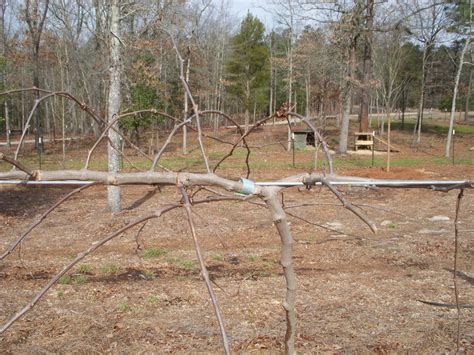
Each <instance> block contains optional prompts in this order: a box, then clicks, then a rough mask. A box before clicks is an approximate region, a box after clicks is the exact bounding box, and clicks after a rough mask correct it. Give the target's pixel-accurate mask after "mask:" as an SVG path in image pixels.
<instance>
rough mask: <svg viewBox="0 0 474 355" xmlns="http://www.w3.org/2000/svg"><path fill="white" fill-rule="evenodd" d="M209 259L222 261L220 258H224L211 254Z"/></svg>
mask: <svg viewBox="0 0 474 355" xmlns="http://www.w3.org/2000/svg"><path fill="white" fill-rule="evenodd" d="M211 259H212V261H222V260H224V258H223V257H222V255H213V256H211Z"/></svg>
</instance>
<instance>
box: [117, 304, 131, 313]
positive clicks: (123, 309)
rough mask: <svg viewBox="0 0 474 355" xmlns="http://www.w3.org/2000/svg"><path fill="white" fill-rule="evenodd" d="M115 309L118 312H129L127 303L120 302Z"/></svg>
mask: <svg viewBox="0 0 474 355" xmlns="http://www.w3.org/2000/svg"><path fill="white" fill-rule="evenodd" d="M117 309H118V310H119V311H120V312H129V311H130V305H129V304H128V303H127V302H121V303H119V304H118V305H117Z"/></svg>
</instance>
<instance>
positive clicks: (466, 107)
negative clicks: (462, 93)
mask: <svg viewBox="0 0 474 355" xmlns="http://www.w3.org/2000/svg"><path fill="white" fill-rule="evenodd" d="M473 77H474V67H472V66H471V71H470V73H469V83H468V85H467V91H466V99H465V101H464V121H467V120H468V119H469V104H470V102H471V91H472V79H473Z"/></svg>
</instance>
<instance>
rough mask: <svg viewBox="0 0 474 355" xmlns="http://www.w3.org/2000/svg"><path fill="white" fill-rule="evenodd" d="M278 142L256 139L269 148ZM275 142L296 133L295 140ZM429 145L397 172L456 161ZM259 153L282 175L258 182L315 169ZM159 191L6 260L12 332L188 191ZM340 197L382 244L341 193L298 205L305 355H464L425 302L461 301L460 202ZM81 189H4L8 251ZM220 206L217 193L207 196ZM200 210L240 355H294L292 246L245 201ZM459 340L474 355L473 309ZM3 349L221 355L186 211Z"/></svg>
mask: <svg viewBox="0 0 474 355" xmlns="http://www.w3.org/2000/svg"><path fill="white" fill-rule="evenodd" d="M267 133H268V132H267ZM264 134H266V133H265V132H261V133H260V137H257V138H256V139H255V142H256V141H258V140H259V139H260V140H263V139H264V137H263V135H264ZM275 134H277V135H278V134H280V135H282V136H284V131H281V132H279V133H278V132H277V133H275ZM406 139H408V138H407V137H406V136H404V135H403V134H400V135H398V136H395V138H394V140H395V142H396V143H399V144H400V145H402V146H403V144H404V142H405V140H406ZM424 144H425V145H423V146H422V148H420V147H418V148H417V149H416V150H415V149H412V148H406V149H404V150H403V152H402V153H394V159H401V158H403V157H407V156H409V157H410V158H412V157H414V156H416V157H431V156H433V155H434V154H438V153H437V152H438V151H441V149H442V142H440V140H439V139H437V137H436V135H433V136H430V138H429V139H426V143H424ZM457 144H459V151H460V153H459V154H464V155H463V157H464V158H466V159H472V154H474V152H472V151H470V150H469V149H470V147H472V146H474V137H472V135H471V136H467V135H466V136H465V137H461V138H459V141H457ZM267 153H268V152H267ZM256 154H257V158H258V159H259V161H264V160H265V161H266V162H267V164H266V165H264V164H262V165H261V166H260V167H259V166H257V168H256V169H255V171H254V173H253V175H251V177H253V178H254V179H255V180H260V179H277V178H282V177H285V176H290V175H293V174H295V173H297V172H301V169H298V168H296V169H293V168H292V167H291V166H288V167H284V166H281V165H278V164H276V162H278V161H280V160H286V161H288V159H289V157H291V155H289V154H287V153H285V154H283V153H281V154H276V153H275V152H274V151H270V153H268V154H269V155H267V156H266V158H264V152H261V153H256ZM310 156H311V154H308V155H307V156H304V155H302V154H300V155H298V156H297V160H298V162H300V163H301V162H302V161H303V160H304V159H308V158H307V157H310ZM344 159H355V158H350V157H349V158H344ZM471 161H472V160H471ZM468 162H469V160H468ZM272 164H273V165H274V167H272ZM242 171H243V168H242V167H240V168H235V167H233V166H228V167H227V168H226V169H224V171H223V175H227V176H231V177H234V178H237V177H238V176H239V174H240V175H241V173H242ZM303 171H304V170H303ZM338 172H339V173H340V174H345V175H357V176H370V177H377V178H410V179H451V178H471V179H473V178H474V166H473V165H472V164H469V163H464V164H459V165H454V166H452V165H450V164H431V163H430V161H429V160H428V163H426V164H418V163H417V164H415V166H408V167H403V166H401V167H395V168H392V169H391V172H390V173H387V172H386V171H384V170H383V169H381V168H356V167H354V166H353V165H348V166H346V165H341V168H340V169H339V170H338ZM152 190H153V188H152V187H139V186H134V187H125V188H124V189H123V206H124V210H123V211H122V212H120V213H117V214H114V215H111V214H110V213H109V212H107V211H106V202H105V201H106V192H105V190H104V188H103V187H92V188H90V189H88V190H85V191H84V192H81V193H80V194H79V195H76V196H75V197H73V198H71V199H70V200H69V201H67V202H66V203H64V204H63V205H61V206H60V207H59V208H58V209H57V210H56V211H55V212H53V213H52V214H51V215H50V216H48V217H47V218H46V219H45V220H44V221H43V223H42V224H41V225H40V227H38V228H37V229H35V231H34V232H33V233H31V235H30V236H29V237H28V238H27V240H26V241H25V242H24V243H23V244H22V247H21V253H19V252H18V251H16V252H14V253H13V254H12V255H10V256H9V257H8V258H7V259H5V260H4V261H2V262H0V285H1V287H0V309H1V311H0V322H4V321H5V320H6V319H8V318H9V317H10V316H11V315H12V314H13V313H15V312H16V311H18V310H19V309H20V308H21V307H22V306H23V305H25V304H26V303H27V302H28V301H29V300H30V299H31V298H32V297H33V296H34V294H35V293H36V292H37V291H38V290H39V289H40V288H41V287H42V286H43V285H45V284H46V282H47V280H48V279H49V278H51V277H52V276H53V275H54V274H55V273H56V272H58V271H59V270H60V269H61V268H62V267H63V266H64V265H65V263H67V262H68V261H69V260H71V259H72V258H74V256H75V255H76V254H77V253H78V252H80V251H82V250H84V249H86V248H87V247H89V246H90V245H91V244H92V243H93V242H94V241H96V240H98V239H100V238H101V237H102V236H105V235H107V234H108V233H110V232H112V231H114V230H117V229H118V228H120V227H122V226H124V225H125V224H126V223H128V222H130V221H132V220H134V219H135V218H137V217H138V216H141V215H144V214H145V213H147V212H151V211H153V210H155V209H156V208H157V207H158V206H163V205H166V204H168V203H170V202H175V201H178V200H179V196H178V193H177V191H176V189H175V188H172V187H167V188H163V189H162V190H161V191H155V193H153V192H151V191H152ZM341 190H342V191H343V192H344V194H345V196H346V198H347V199H349V200H350V201H351V202H352V203H354V204H356V205H358V206H360V208H362V209H363V210H364V211H365V212H366V213H367V215H368V216H370V218H372V219H373V220H374V221H375V222H376V224H377V226H378V228H379V231H378V233H377V234H375V235H373V234H372V233H371V232H370V230H368V228H367V227H366V226H365V225H364V224H363V223H362V222H361V221H360V220H358V219H357V218H356V217H355V216H354V215H352V214H351V213H350V212H349V211H347V210H344V209H343V208H342V207H341V205H340V203H339V202H338V200H337V199H335V198H334V196H333V195H331V194H330V192H328V191H327V190H326V189H320V188H315V189H312V190H310V191H307V190H304V189H301V190H298V189H296V188H293V189H288V190H285V192H284V201H285V206H286V207H287V211H288V212H289V213H291V214H292V215H293V216H290V217H289V218H290V221H291V228H292V233H293V237H294V239H295V244H294V263H295V269H296V273H297V275H298V290H297V305H296V308H297V313H298V330H297V343H296V346H297V349H298V352H300V353H316V352H326V353H348V352H364V353H366V352H374V353H393V352H407V351H410V352H421V353H440V352H453V353H454V352H455V351H456V334H457V312H456V309H450V308H444V307H436V306H431V305H427V304H424V303H421V302H419V300H426V301H434V302H440V303H448V304H452V303H454V288H453V257H454V253H453V251H454V213H455V204H456V197H457V191H451V192H449V193H443V192H434V191H429V190H421V189H410V190H407V189H361V188H344V189H341ZM68 191H70V189H69V188H44V187H43V188H39V187H29V188H12V187H2V188H0V226H1V231H0V251H1V250H4V248H6V247H7V246H8V245H9V244H10V243H11V242H12V241H13V240H14V239H15V237H16V236H17V235H18V234H19V233H20V232H21V231H23V230H25V229H26V228H27V226H28V225H29V224H30V223H32V221H34V220H35V218H37V217H38V216H40V215H41V213H43V212H44V211H45V210H47V209H48V208H49V206H51V205H52V204H53V203H54V202H55V201H56V200H58V199H59V198H60V197H61V196H63V195H64V194H66V193H67V192H68ZM150 195H152V196H151V197H150ZM207 195H209V193H208V192H205V191H203V192H201V193H200V194H198V196H201V197H205V196H207ZM148 197H149V198H148ZM137 201H138V202H137ZM302 204H306V205H304V206H301V205H302ZM293 206H295V207H293ZM193 209H194V212H195V220H196V224H197V233H198V237H199V239H200V241H201V246H202V249H203V251H204V255H205V258H206V262H207V265H208V267H209V271H210V275H211V278H212V279H213V281H214V286H215V289H216V293H217V295H218V298H219V301H220V304H221V308H222V311H223V316H224V320H225V325H226V329H227V332H228V335H229V340H230V343H231V348H232V351H233V352H242V353H252V352H263V353H269V352H271V353H275V352H276V353H278V352H281V351H282V350H283V342H282V340H283V338H284V333H285V314H284V310H283V307H282V302H283V300H284V296H285V283H284V278H283V275H282V270H281V266H280V264H279V252H280V243H279V237H278V234H277V232H276V229H275V227H274V225H273V223H272V221H271V216H270V215H269V212H268V211H267V210H266V209H264V208H262V207H260V206H258V205H252V204H248V203H235V202H219V203H214V204H209V205H197V206H195V207H194V208H193ZM473 213H474V191H471V190H467V191H465V196H464V198H463V200H462V206H461V213H460V221H461V222H460V225H459V228H460V230H461V233H460V234H459V252H458V275H457V276H458V286H459V298H460V303H461V304H473V303H474V263H473V260H474V240H473V238H472V237H473V233H474V232H473V231H474V219H473V218H472V216H473V215H474V214H473ZM294 216H296V217H294ZM435 216H442V217H443V218H433V217H435ZM460 337H461V346H462V348H463V349H464V350H465V351H466V352H471V353H472V352H473V351H474V310H473V308H463V309H462V310H461V319H460ZM0 352H2V353H26V352H28V353H30V352H63V353H70V352H81V353H85V352H94V353H116V352H122V353H139V352H163V353H167V352H169V353H182V352H206V353H220V352H222V347H221V341H220V336H219V331H218V327H217V323H216V321H215V318H214V314H213V311H212V306H211V304H210V302H209V298H208V294H207V291H206V287H205V284H204V282H203V280H202V277H201V276H200V272H199V268H198V264H197V262H196V256H195V252H194V249H193V245H192V240H191V237H190V235H189V230H188V226H187V223H186V220H185V219H184V211H183V210H175V211H172V212H170V213H168V214H166V215H164V216H163V217H161V218H158V219H154V220H151V221H149V222H148V223H147V224H146V225H145V227H144V228H143V229H142V230H141V231H140V232H139V228H138V227H136V228H134V229H132V230H130V231H128V232H126V233H125V234H124V235H123V236H121V237H119V238H117V239H115V240H113V241H111V242H110V243H108V244H107V245H106V246H104V247H103V248H101V249H99V250H98V251H97V252H95V253H94V254H92V255H91V256H89V257H87V258H86V259H85V260H84V261H83V262H82V263H80V264H79V265H78V266H77V267H75V269H74V272H72V273H70V274H69V276H68V277H67V278H63V279H62V280H61V282H60V284H57V285H55V286H54V287H53V288H52V289H51V290H50V291H49V292H48V293H47V295H46V296H45V298H44V299H43V300H41V301H40V302H39V303H38V305H37V306H36V307H35V308H34V309H33V310H32V311H31V312H30V313H28V314H27V315H26V316H25V317H24V318H22V319H21V320H19V321H18V322H17V323H15V324H14V325H13V326H12V327H11V328H10V329H9V330H8V331H7V332H6V333H5V334H3V335H2V336H0Z"/></svg>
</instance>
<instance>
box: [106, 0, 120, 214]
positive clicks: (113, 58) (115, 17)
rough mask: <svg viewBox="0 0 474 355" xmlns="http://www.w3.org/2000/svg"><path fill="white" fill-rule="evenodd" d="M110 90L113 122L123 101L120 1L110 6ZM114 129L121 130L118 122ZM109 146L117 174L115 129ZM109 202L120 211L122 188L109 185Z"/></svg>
mask: <svg viewBox="0 0 474 355" xmlns="http://www.w3.org/2000/svg"><path fill="white" fill-rule="evenodd" d="M110 13H111V19H110V31H111V34H110V68H109V73H110V88H109V98H108V113H107V120H108V122H111V121H112V120H113V119H114V118H115V117H116V116H117V115H118V114H119V113H120V105H121V101H122V96H121V90H120V84H121V70H122V68H121V50H120V41H119V39H118V38H119V36H120V0H112V2H111V5H110ZM112 127H114V128H115V129H116V130H118V129H119V126H118V122H116V123H115V124H114V125H113V126H112ZM108 135H109V140H110V141H109V143H108V145H107V154H108V161H109V163H108V168H109V172H111V173H117V172H118V171H119V170H120V154H119V151H120V143H121V139H120V135H119V134H118V132H116V131H115V130H113V129H110V130H109V132H108ZM107 196H108V197H107V202H108V207H109V210H110V211H111V212H118V211H120V187H119V186H112V185H109V186H108V187H107Z"/></svg>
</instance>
